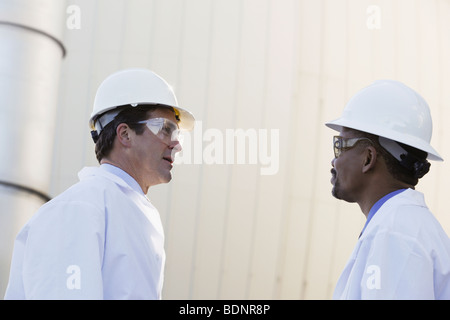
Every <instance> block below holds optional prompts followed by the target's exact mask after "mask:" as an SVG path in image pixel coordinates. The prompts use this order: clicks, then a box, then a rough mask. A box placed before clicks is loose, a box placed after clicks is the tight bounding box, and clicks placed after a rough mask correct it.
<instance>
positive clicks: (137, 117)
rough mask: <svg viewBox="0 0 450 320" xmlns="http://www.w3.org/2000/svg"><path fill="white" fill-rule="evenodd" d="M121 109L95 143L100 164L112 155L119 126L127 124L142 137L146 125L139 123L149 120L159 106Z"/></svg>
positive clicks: (128, 106) (129, 106)
mask: <svg viewBox="0 0 450 320" xmlns="http://www.w3.org/2000/svg"><path fill="white" fill-rule="evenodd" d="M119 108H120V109H121V110H120V112H119V114H118V115H117V116H116V117H115V118H114V120H112V121H111V122H110V123H108V124H107V125H106V126H105V127H104V128H103V130H102V131H101V132H100V135H99V136H98V139H97V141H96V143H95V156H96V157H97V161H98V162H99V163H100V161H101V160H102V159H103V158H104V157H107V156H108V155H109V154H110V152H111V150H112V147H113V143H114V139H115V137H116V130H117V127H118V126H119V124H121V123H126V124H127V125H128V126H129V127H130V128H131V129H132V130H133V131H135V132H136V134H137V135H141V134H142V133H144V130H145V124H141V123H138V122H139V121H144V120H147V119H148V116H149V115H148V112H149V111H150V112H151V111H153V110H155V109H156V108H157V106H139V107H132V106H131V105H126V106H121V107H119Z"/></svg>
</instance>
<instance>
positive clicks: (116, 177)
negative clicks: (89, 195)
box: [78, 164, 147, 198]
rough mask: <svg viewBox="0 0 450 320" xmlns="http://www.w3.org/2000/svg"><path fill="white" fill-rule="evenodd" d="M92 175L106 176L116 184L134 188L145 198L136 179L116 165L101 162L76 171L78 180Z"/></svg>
mask: <svg viewBox="0 0 450 320" xmlns="http://www.w3.org/2000/svg"><path fill="white" fill-rule="evenodd" d="M93 176H102V177H104V178H107V179H109V180H111V181H113V182H114V183H116V184H118V185H119V186H121V187H124V188H127V189H130V190H134V191H136V192H137V193H139V194H140V195H143V196H144V197H145V198H147V197H146V195H145V194H144V192H143V191H142V189H141V187H140V186H139V184H138V183H137V181H136V180H134V178H133V177H131V176H130V175H129V174H128V173H126V172H125V171H123V170H122V169H120V168H118V167H115V166H112V165H109V164H102V165H101V166H100V167H85V168H83V169H82V170H81V171H80V172H79V173H78V178H79V179H80V180H84V179H87V178H89V177H93Z"/></svg>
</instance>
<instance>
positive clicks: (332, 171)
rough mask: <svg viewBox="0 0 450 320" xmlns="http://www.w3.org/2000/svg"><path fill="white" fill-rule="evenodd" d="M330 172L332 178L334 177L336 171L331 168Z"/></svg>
mask: <svg viewBox="0 0 450 320" xmlns="http://www.w3.org/2000/svg"><path fill="white" fill-rule="evenodd" d="M330 172H331V174H332V175H333V176H335V175H336V170H335V169H334V168H333V169H331V170H330Z"/></svg>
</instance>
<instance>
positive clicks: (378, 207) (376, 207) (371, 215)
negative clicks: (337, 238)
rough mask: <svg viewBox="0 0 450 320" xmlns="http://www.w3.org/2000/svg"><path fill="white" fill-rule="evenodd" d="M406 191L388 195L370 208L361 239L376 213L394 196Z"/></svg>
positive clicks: (400, 190)
mask: <svg viewBox="0 0 450 320" xmlns="http://www.w3.org/2000/svg"><path fill="white" fill-rule="evenodd" d="M405 190H406V189H399V190H395V191H393V192H391V193H388V194H387V195H385V196H384V197H383V198H381V199H380V200H378V201H377V202H375V204H374V205H373V206H372V208H370V211H369V214H368V215H367V221H366V224H365V225H364V228H363V229H362V231H361V234H360V235H359V237H361V236H362V234H363V232H364V230H366V227H367V225H368V224H369V222H370V220H371V219H372V218H373V216H374V215H375V213H377V211H378V210H379V209H380V208H381V206H382V205H383V204H384V203H385V202H386V201H388V200H389V199H390V198H392V197H393V196H396V195H397V194H399V193H402V192H403V191H405Z"/></svg>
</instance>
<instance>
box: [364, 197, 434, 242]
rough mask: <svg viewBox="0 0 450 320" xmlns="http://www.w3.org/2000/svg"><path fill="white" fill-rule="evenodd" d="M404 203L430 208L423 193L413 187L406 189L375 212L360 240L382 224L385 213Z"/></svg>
mask: <svg viewBox="0 0 450 320" xmlns="http://www.w3.org/2000/svg"><path fill="white" fill-rule="evenodd" d="M403 205H409V206H411V205H412V206H418V207H423V208H427V209H428V207H427V205H426V204H425V197H424V195H423V193H421V192H419V191H416V190H413V189H406V190H404V191H402V192H400V193H399V194H396V195H395V196H393V197H392V198H390V199H388V200H387V201H386V202H385V203H383V205H382V206H381V207H380V208H379V209H378V211H377V214H375V215H374V216H373V218H372V220H371V221H370V223H369V224H367V226H366V228H365V230H364V233H362V235H361V236H360V238H359V240H363V239H364V238H366V236H367V235H369V234H370V231H371V230H372V229H373V228H375V227H376V226H377V225H379V224H380V222H381V221H382V220H383V219H384V217H385V214H386V213H387V212H388V211H390V210H391V209H392V207H398V206H403Z"/></svg>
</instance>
